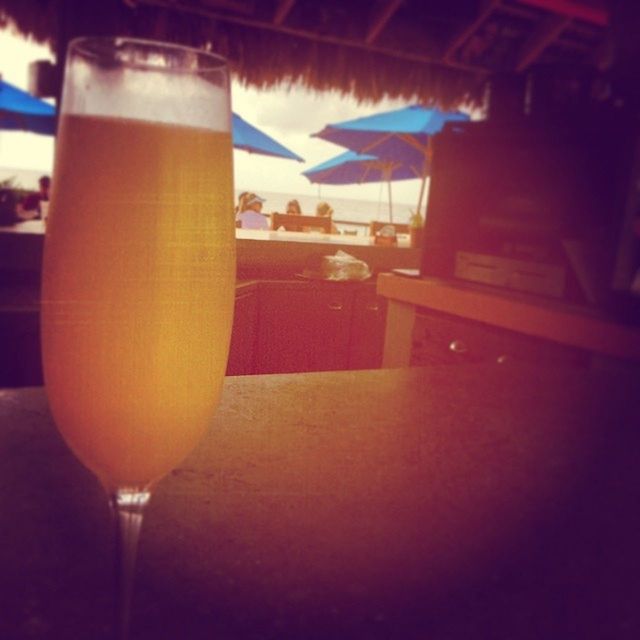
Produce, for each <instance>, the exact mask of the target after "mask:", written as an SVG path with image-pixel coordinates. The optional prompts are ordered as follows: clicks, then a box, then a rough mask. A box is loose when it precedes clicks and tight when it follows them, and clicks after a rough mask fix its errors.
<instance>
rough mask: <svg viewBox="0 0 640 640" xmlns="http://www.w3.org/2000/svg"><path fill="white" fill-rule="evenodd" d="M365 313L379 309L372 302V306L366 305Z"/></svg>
mask: <svg viewBox="0 0 640 640" xmlns="http://www.w3.org/2000/svg"><path fill="white" fill-rule="evenodd" d="M367 311H380V307H379V306H378V304H377V303H375V302H374V303H373V304H368V305H367Z"/></svg>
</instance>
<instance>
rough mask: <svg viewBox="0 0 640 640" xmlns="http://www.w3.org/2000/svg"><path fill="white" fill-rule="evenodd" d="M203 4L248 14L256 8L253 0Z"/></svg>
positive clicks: (212, 0) (217, 0)
mask: <svg viewBox="0 0 640 640" xmlns="http://www.w3.org/2000/svg"><path fill="white" fill-rule="evenodd" d="M136 2H137V4H142V3H141V2H140V0H136ZM202 4H203V5H205V6H207V7H211V8H215V9H225V10H227V11H236V12H237V13H244V14H246V15H250V14H252V13H253V11H254V9H255V6H254V3H253V1H252V0H203V2H202Z"/></svg>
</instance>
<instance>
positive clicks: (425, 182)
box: [416, 173, 427, 213]
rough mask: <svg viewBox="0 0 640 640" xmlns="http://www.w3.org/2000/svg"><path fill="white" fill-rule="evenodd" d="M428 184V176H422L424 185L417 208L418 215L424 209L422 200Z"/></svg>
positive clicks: (422, 184)
mask: <svg viewBox="0 0 640 640" xmlns="http://www.w3.org/2000/svg"><path fill="white" fill-rule="evenodd" d="M426 184H427V174H426V173H425V174H424V175H423V176H422V183H421V184H420V195H419V196H418V206H417V207H416V213H420V210H421V209H422V198H423V197H424V188H425V186H426Z"/></svg>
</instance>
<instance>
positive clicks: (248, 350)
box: [227, 282, 258, 376]
mask: <svg viewBox="0 0 640 640" xmlns="http://www.w3.org/2000/svg"><path fill="white" fill-rule="evenodd" d="M257 337H258V290H257V283H255V282H252V283H246V284H240V285H238V286H237V288H236V300H235V308H234V312H233V331H232V333H231V344H230V346H229V360H228V362H227V375H228V376H238V375H245V374H249V373H254V371H255V357H256V343H257Z"/></svg>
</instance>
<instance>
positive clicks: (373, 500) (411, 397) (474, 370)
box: [0, 365, 640, 640]
mask: <svg viewBox="0 0 640 640" xmlns="http://www.w3.org/2000/svg"><path fill="white" fill-rule="evenodd" d="M639 382H640V381H638V380H636V381H631V380H628V379H623V378H619V377H617V376H614V375H604V374H594V373H589V372H581V373H576V372H574V371H568V370H564V369H561V370H553V371H548V370H541V369H537V368H524V367H513V368H509V369H505V368H503V367H499V366H496V365H493V366H478V367H467V368H462V369H454V368H452V367H433V368H429V369H419V368H415V369H404V370H380V371H360V372H342V373H315V374H299V375H273V376H253V377H239V378H228V379H227V380H226V382H225V388H224V394H223V401H222V406H221V408H220V410H219V411H218V413H217V415H216V417H215V420H214V422H213V424H212V429H211V431H210V433H209V434H208V435H207V436H206V438H205V439H204V441H203V442H201V444H200V445H199V446H198V448H197V449H196V451H194V453H193V454H192V455H191V456H190V457H189V458H188V459H187V460H186V461H185V462H184V463H183V464H182V465H181V467H180V468H179V469H178V470H176V471H175V472H174V473H173V474H171V475H170V476H169V477H167V478H166V479H165V480H163V481H162V482H161V483H160V485H159V486H158V487H157V490H156V492H155V495H154V497H153V499H152V501H151V504H150V507H149V510H148V513H147V517H146V521H145V524H144V526H143V533H142V540H141V548H140V556H139V566H138V574H137V579H136V585H135V597H134V612H133V635H132V640H134V639H137V640H160V639H162V640H164V639H169V638H171V639H173V638H189V640H205V639H206V640H210V639H211V638H229V639H231V638H233V639H234V640H249V639H256V638H264V639H273V640H276V639H280V638H287V639H290V638H295V639H300V640H309V639H311V640H320V639H322V640H325V639H328V638H331V639H332V640H333V639H344V640H347V639H349V640H351V639H354V638H367V640H382V639H398V640H418V638H420V639H424V638H429V640H469V638H481V639H483V640H484V639H487V640H488V639H490V638H500V639H504V638H514V639H517V640H540V639H541V638H545V639H546V638H549V639H551V638H580V640H602V638H615V639H616V640H636V639H637V638H638V637H640V610H639V609H638V606H637V603H638V601H639V599H640V581H639V580H638V567H639V566H640V547H639V546H638V539H639V538H640V520H639V518H638V502H639V498H640V495H639V487H640V467H638V465H637V451H638V449H639V445H640V429H638V426H639V420H640V400H639V398H640V387H639V386H638V383H639ZM0 454H1V455H2V464H0V497H1V503H2V514H3V526H2V544H1V545H0V560H1V566H2V571H1V572H0V597H1V599H2V609H3V613H2V615H1V616H0V637H2V638H7V639H9V638H10V639H11V640H23V639H24V640H27V639H31V638H45V639H47V638H50V639H52V640H54V639H57V638H91V640H106V638H110V637H111V636H109V624H110V613H111V608H112V599H111V597H112V594H111V586H112V579H111V559H112V552H113V549H112V543H111V537H110V526H109V522H110V519H109V516H110V514H109V512H108V509H107V506H106V502H105V498H104V496H103V494H102V491H101V489H100V487H99V486H98V484H97V482H96V481H95V480H94V478H93V477H92V476H91V475H90V474H89V472H87V471H86V470H85V469H84V468H83V467H82V466H81V465H80V463H78V462H77V461H76V460H75V458H74V457H73V455H72V454H71V453H70V452H69V451H68V450H67V448H66V446H65V445H64V444H63V442H62V441H61V439H60V437H59V436H58V434H57V432H56V431H55V429H54V426H53V425H52V423H51V419H50V416H49V412H48V409H47V403H46V401H45V398H44V395H43V392H42V390H40V389H34V390H21V391H3V392H0Z"/></svg>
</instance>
